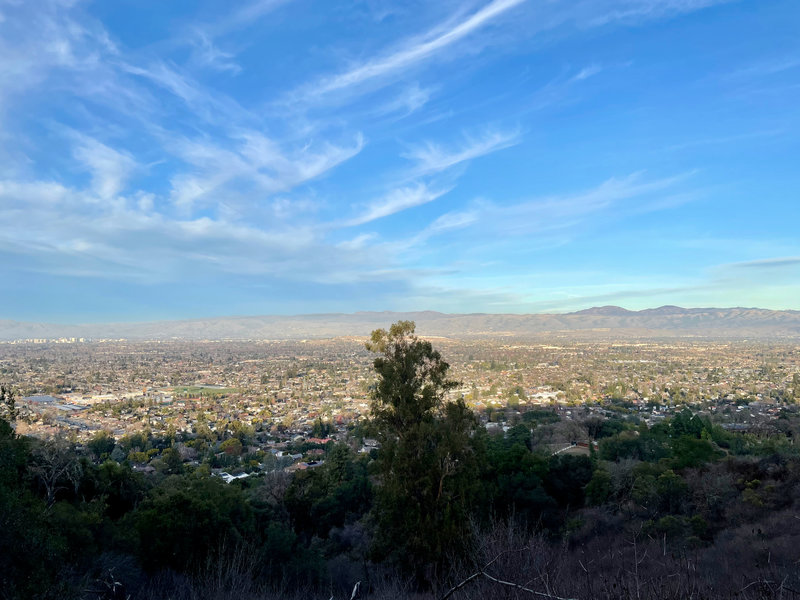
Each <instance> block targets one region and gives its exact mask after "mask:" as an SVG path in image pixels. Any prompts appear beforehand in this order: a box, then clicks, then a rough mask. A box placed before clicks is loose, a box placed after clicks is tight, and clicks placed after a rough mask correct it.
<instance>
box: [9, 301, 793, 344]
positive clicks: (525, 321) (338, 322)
mask: <svg viewBox="0 0 800 600" xmlns="http://www.w3.org/2000/svg"><path fill="white" fill-rule="evenodd" d="M400 319H409V320H412V321H416V323H417V331H418V332H419V333H421V334H423V335H430V336H444V337H461V338H463V337H470V338H471V337H489V336H492V337H497V336H511V337H536V338H540V337H556V338H558V337H606V338H608V337H640V338H645V337H701V338H725V339H762V340H763V339H776V340H777V339H800V311H796V310H766V309H759V308H680V307H678V306H662V307H659V308H651V309H646V310H640V311H631V310H626V309H624V308H620V307H618V306H602V307H596V308H590V309H587V310H581V311H578V312H573V313H566V314H530V315H517V314H483V313H476V314H445V313H439V312H433V311H423V312H408V313H401V312H357V313H352V314H313V315H293V316H274V315H273V316H260V317H221V318H209V319H192V320H184V321H158V322H151V323H104V324H86V325H57V324H47V323H25V322H18V321H8V320H5V321H4V320H0V340H5V341H8V340H20V339H31V338H39V339H41V338H47V339H55V338H72V337H75V338H81V337H83V338H90V339H118V338H125V339H131V340H144V339H148V340H160V339H175V338H177V339H189V340H191V339H216V340H222V339H305V338H329V337H340V336H365V335H369V333H370V332H371V331H372V330H373V329H376V328H378V327H387V326H388V325H390V324H391V323H393V322H395V321H398V320H400Z"/></svg>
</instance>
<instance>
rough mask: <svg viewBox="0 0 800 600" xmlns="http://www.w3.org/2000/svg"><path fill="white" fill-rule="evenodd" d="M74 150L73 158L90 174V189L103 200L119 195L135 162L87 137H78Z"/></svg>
mask: <svg viewBox="0 0 800 600" xmlns="http://www.w3.org/2000/svg"><path fill="white" fill-rule="evenodd" d="M79 139H80V142H79V145H78V146H77V147H76V148H75V150H74V156H75V158H76V159H77V160H78V161H80V162H81V163H82V164H83V166H84V167H85V168H86V169H87V170H88V171H89V172H90V173H91V174H92V188H93V189H94V192H95V193H96V194H97V195H98V196H99V197H100V198H103V199H106V200H107V199H110V198H113V197H114V196H116V195H117V194H119V192H120V191H121V190H122V188H123V186H124V184H125V182H126V180H127V179H128V177H129V176H130V174H131V172H132V171H133V170H134V169H135V168H136V166H137V165H136V161H135V160H134V159H133V158H132V157H131V156H130V155H129V154H127V153H125V152H119V151H117V150H114V149H113V148H109V147H108V146H106V145H105V144H102V143H100V142H99V141H97V140H95V139H92V138H90V137H87V136H79Z"/></svg>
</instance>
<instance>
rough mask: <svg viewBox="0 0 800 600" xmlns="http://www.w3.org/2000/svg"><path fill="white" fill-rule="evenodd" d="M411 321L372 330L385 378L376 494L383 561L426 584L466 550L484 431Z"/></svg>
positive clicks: (378, 399)
mask: <svg viewBox="0 0 800 600" xmlns="http://www.w3.org/2000/svg"><path fill="white" fill-rule="evenodd" d="M414 331H415V325H414V323H413V322H411V321H399V322H398V323H395V324H394V325H392V326H391V327H390V328H389V330H388V331H386V330H385V329H378V330H376V331H373V332H372V337H371V340H370V341H369V342H368V343H367V349H369V350H371V351H372V352H375V353H377V354H379V356H378V357H377V358H376V359H375V363H374V366H375V371H376V373H377V375H378V380H377V383H376V386H375V388H374V391H373V402H372V414H373V419H374V423H375V425H376V427H377V430H378V437H379V441H380V442H381V448H380V452H379V454H378V460H377V463H378V472H379V475H380V485H379V486H378V488H377V491H376V505H375V520H376V523H377V534H376V539H375V546H374V551H375V554H376V558H379V559H389V560H392V561H394V562H395V563H397V564H398V565H399V566H400V567H402V568H403V569H404V570H406V571H408V572H410V573H413V574H414V575H415V576H416V578H417V581H418V583H420V584H425V583H429V582H430V581H431V578H432V577H433V576H434V575H435V568H436V567H437V566H440V565H442V564H443V563H444V562H446V561H448V560H451V559H455V558H457V557H458V556H460V555H463V553H464V552H465V551H466V550H467V548H468V546H469V543H470V540H471V535H470V533H471V532H470V527H469V523H470V519H469V509H470V507H471V504H472V501H473V498H474V495H475V491H476V490H475V486H476V481H477V473H478V459H477V452H476V450H475V447H474V444H473V438H472V435H471V434H472V432H473V431H474V430H475V428H476V427H477V422H476V420H475V417H474V415H473V414H472V412H471V411H470V410H469V409H468V408H467V407H466V405H465V404H464V401H463V399H460V400H456V401H448V400H447V399H446V394H447V392H448V391H449V390H451V389H453V388H454V387H455V386H456V385H457V384H456V383H455V382H454V381H452V380H450V379H448V377H447V373H448V370H449V365H448V364H447V362H445V361H444V360H443V359H442V356H441V355H440V354H439V352H438V351H436V350H434V349H433V346H432V345H431V343H430V342H428V341H425V340H421V339H419V338H418V337H417V336H416V335H414Z"/></svg>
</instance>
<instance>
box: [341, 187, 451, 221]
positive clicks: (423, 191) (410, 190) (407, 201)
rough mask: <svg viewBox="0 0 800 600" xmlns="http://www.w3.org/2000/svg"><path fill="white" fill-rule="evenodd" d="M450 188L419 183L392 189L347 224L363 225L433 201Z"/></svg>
mask: <svg viewBox="0 0 800 600" xmlns="http://www.w3.org/2000/svg"><path fill="white" fill-rule="evenodd" d="M448 191H450V190H449V189H436V190H434V189H430V188H429V187H428V186H427V185H425V184H422V183H418V184H416V185H412V186H407V187H402V188H398V189H395V190H392V191H391V192H389V193H388V194H387V195H386V196H384V197H383V198H381V199H380V200H378V201H376V202H373V203H372V204H370V205H369V206H367V208H366V210H365V211H364V212H363V213H362V214H360V215H359V216H357V217H355V218H354V219H351V220H350V221H347V223H346V224H347V226H350V227H353V226H356V225H363V224H365V223H369V222H370V221H375V220H377V219H382V218H384V217H388V216H390V215H393V214H395V213H398V212H401V211H404V210H408V209H409V208H414V207H415V206H421V205H423V204H427V203H429V202H433V201H434V200H436V199H437V198H439V197H441V196H443V195H444V194H446V193H447V192H448Z"/></svg>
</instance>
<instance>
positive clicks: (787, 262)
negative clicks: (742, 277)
mask: <svg viewBox="0 0 800 600" xmlns="http://www.w3.org/2000/svg"><path fill="white" fill-rule="evenodd" d="M797 266H800V256H782V257H777V258H762V259H758V260H748V261H745V262H738V263H731V264H728V265H725V267H727V268H730V269H777V268H784V267H797Z"/></svg>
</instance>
